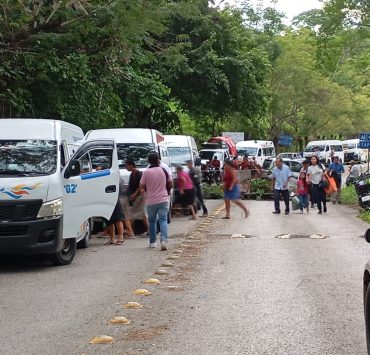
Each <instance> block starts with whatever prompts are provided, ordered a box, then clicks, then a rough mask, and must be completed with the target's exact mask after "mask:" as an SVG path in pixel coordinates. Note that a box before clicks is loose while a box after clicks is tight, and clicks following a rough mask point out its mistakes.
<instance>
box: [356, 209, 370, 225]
mask: <svg viewBox="0 0 370 355" xmlns="http://www.w3.org/2000/svg"><path fill="white" fill-rule="evenodd" d="M358 217H359V218H360V219H362V220H363V221H364V222H366V223H369V224H370V211H365V210H362V211H361V212H360V214H359V216H358Z"/></svg>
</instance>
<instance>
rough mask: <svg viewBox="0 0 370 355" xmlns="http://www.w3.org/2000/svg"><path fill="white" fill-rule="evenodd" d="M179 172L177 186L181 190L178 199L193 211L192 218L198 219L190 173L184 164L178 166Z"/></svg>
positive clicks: (177, 170)
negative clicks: (185, 169)
mask: <svg viewBox="0 0 370 355" xmlns="http://www.w3.org/2000/svg"><path fill="white" fill-rule="evenodd" d="M176 172H177V188H178V190H179V194H180V195H179V196H178V201H179V203H181V205H183V206H184V207H185V206H187V207H188V208H189V210H190V212H191V215H192V217H191V219H197V215H196V214H195V210H194V201H195V190H194V186H193V182H192V181H191V177H190V175H189V174H188V173H187V172H185V171H184V168H183V167H182V166H180V165H179V166H177V167H176Z"/></svg>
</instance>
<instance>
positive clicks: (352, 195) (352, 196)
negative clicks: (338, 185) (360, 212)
mask: <svg viewBox="0 0 370 355" xmlns="http://www.w3.org/2000/svg"><path fill="white" fill-rule="evenodd" d="M342 203H344V204H345V205H352V206H353V205H357V204H358V198H357V194H356V191H355V188H354V186H347V187H345V188H344V189H342Z"/></svg>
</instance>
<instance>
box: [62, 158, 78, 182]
mask: <svg viewBox="0 0 370 355" xmlns="http://www.w3.org/2000/svg"><path fill="white" fill-rule="evenodd" d="M80 174H81V166H80V162H79V161H78V160H71V161H70V162H69V164H68V168H67V170H66V175H65V177H66V178H70V177H72V176H78V175H80Z"/></svg>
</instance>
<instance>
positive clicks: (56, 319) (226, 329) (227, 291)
mask: <svg viewBox="0 0 370 355" xmlns="http://www.w3.org/2000/svg"><path fill="white" fill-rule="evenodd" d="M248 205H249V207H250V210H251V216H250V218H249V219H247V220H244V219H243V218H242V216H241V213H240V211H239V210H238V209H236V208H233V210H232V219H231V220H222V219H220V217H221V216H222V213H223V212H221V213H219V211H216V214H215V215H214V216H213V217H212V218H210V219H209V220H206V221H204V222H201V223H202V224H200V225H199V223H198V224H197V225H196V224H191V223H190V222H185V221H176V222H175V223H176V227H173V230H174V231H175V233H179V231H181V232H185V233H186V232H190V231H192V232H191V233H190V239H188V240H186V243H183V242H182V244H181V245H180V246H179V249H181V250H182V253H180V255H181V257H180V258H179V259H175V260H171V262H173V263H174V264H175V266H174V267H171V268H167V270H168V274H167V275H163V276H158V278H159V279H160V280H161V285H157V286H146V288H148V289H149V290H150V291H152V292H153V294H152V295H151V296H148V297H145V298H144V297H143V298H140V297H137V296H133V294H132V291H133V290H134V289H135V288H138V287H142V286H143V285H142V284H141V281H142V280H143V279H146V278H148V277H150V276H153V272H154V271H155V270H156V268H157V267H158V266H159V265H161V263H162V262H163V261H165V258H166V255H168V254H170V252H169V253H167V254H166V253H160V252H152V251H150V250H146V249H144V248H143V243H144V242H143V240H141V239H137V240H134V241H130V242H128V243H127V245H126V246H125V247H123V248H122V249H120V248H119V247H116V246H113V247H105V246H101V245H100V244H101V242H100V241H96V242H95V245H94V246H93V247H92V248H89V249H88V250H86V251H82V252H80V253H78V256H77V260H76V261H75V262H74V263H73V265H71V266H68V267H66V268H49V267H45V266H44V265H37V263H36V264H32V263H31V264H30V265H27V267H26V266H25V264H24V263H22V264H20V265H18V264H17V263H12V264H11V265H8V264H6V265H3V264H2V265H1V266H2V268H3V269H5V270H3V271H2V272H1V273H0V285H1V288H0V297H1V303H0V312H1V327H0V339H2V341H1V343H0V353H1V354H103V353H104V354H253V355H254V354H256V355H259V354H266V355H267V354H269V355H270V354H274V355H275V354H276V355H280V354H284V355H290V354H292V355H293V354H294V355H296V354H307V355H311V354H312V355H313V354H315V355H321V354H332V355H334V354H338V355H352V354H353V355H365V354H366V350H365V337H364V322H363V314H362V270H363V265H364V264H365V262H366V261H367V260H368V259H370V245H367V244H366V243H365V241H364V239H363V237H362V235H363V233H364V231H365V229H366V228H367V225H366V224H365V223H363V222H361V221H360V220H359V219H357V218H356V213H355V212H354V211H352V210H350V209H347V208H346V207H344V206H331V205H329V212H328V214H327V215H322V216H318V215H317V214H316V213H315V211H314V210H313V211H311V212H310V214H305V215H303V216H302V215H299V214H292V215H290V216H284V215H280V216H274V215H272V214H271V209H272V203H271V202H248ZM236 233H244V234H247V235H250V236H251V237H250V238H243V239H242V238H240V239H239V238H231V235H233V234H236ZM314 233H320V234H322V235H324V236H328V237H327V238H326V239H309V238H307V237H303V234H306V235H307V236H309V235H312V234H314ZM279 234H290V235H291V238H290V239H277V238H275V237H276V235H279ZM295 235H296V236H295ZM297 235H298V236H300V238H297ZM181 241H183V239H182V238H180V237H179V236H177V238H175V239H174V241H173V242H172V250H173V249H174V245H175V244H176V243H180V242H181ZM128 301H137V302H140V303H141V304H142V305H143V308H142V309H141V310H123V309H122V307H121V305H122V304H123V303H126V302H128ZM117 315H123V316H126V317H127V318H129V319H131V320H132V324H131V325H129V326H112V325H107V320H108V319H109V318H111V317H112V316H117ZM100 334H107V335H111V336H112V337H114V339H115V342H114V343H113V344H109V345H90V344H88V342H89V340H90V338H92V337H93V336H96V335H100ZM4 339H5V340H4Z"/></svg>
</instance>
